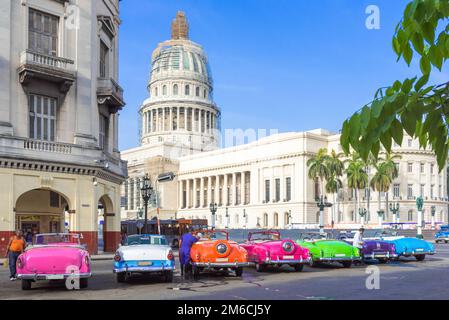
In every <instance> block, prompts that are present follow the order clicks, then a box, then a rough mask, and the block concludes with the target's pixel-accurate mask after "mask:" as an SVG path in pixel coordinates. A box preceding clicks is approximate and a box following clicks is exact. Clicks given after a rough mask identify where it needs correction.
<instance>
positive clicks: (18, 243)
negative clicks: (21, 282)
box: [6, 230, 26, 281]
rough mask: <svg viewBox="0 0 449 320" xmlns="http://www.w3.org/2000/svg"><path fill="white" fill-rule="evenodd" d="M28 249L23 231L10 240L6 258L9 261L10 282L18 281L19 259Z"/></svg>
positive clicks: (18, 231)
mask: <svg viewBox="0 0 449 320" xmlns="http://www.w3.org/2000/svg"><path fill="white" fill-rule="evenodd" d="M25 247H26V242H25V239H24V237H23V234H22V231H20V230H17V231H16V234H15V235H13V236H12V237H11V239H9V243H8V247H7V249H6V257H7V258H8V261H9V272H10V278H9V280H11V281H14V280H16V279H17V278H16V263H17V258H18V257H19V256H20V255H21V254H22V253H23V251H24V250H25Z"/></svg>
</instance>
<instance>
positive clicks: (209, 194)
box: [206, 176, 215, 206]
mask: <svg viewBox="0 0 449 320" xmlns="http://www.w3.org/2000/svg"><path fill="white" fill-rule="evenodd" d="M214 200H215V199H214ZM210 203H212V177H211V176H209V177H207V202H206V206H207V205H208V204H210Z"/></svg>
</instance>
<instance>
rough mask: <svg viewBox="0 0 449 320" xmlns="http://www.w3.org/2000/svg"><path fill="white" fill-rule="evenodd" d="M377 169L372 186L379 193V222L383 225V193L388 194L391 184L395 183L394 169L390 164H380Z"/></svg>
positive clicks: (376, 166)
mask: <svg viewBox="0 0 449 320" xmlns="http://www.w3.org/2000/svg"><path fill="white" fill-rule="evenodd" d="M374 167H375V168H376V174H375V175H374V176H373V178H372V179H371V182H370V185H371V188H372V189H373V190H374V191H377V192H379V198H378V199H377V201H378V205H379V221H380V223H381V221H382V219H381V216H380V207H381V193H382V192H385V193H387V192H388V190H390V186H391V183H392V182H393V175H392V169H391V165H390V163H389V162H386V161H384V162H380V163H379V164H376V165H374Z"/></svg>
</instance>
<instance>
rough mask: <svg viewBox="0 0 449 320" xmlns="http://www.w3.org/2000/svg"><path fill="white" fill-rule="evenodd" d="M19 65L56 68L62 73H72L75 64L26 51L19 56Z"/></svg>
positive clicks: (70, 61)
mask: <svg viewBox="0 0 449 320" xmlns="http://www.w3.org/2000/svg"><path fill="white" fill-rule="evenodd" d="M20 62H21V64H35V65H41V66H46V67H51V68H58V69H62V70H64V71H68V72H72V71H74V66H75V62H74V61H73V60H70V59H66V58H61V57H54V56H51V55H46V54H42V53H37V52H34V51H30V50H26V51H24V52H22V54H21V56H20Z"/></svg>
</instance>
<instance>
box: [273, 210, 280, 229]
mask: <svg viewBox="0 0 449 320" xmlns="http://www.w3.org/2000/svg"><path fill="white" fill-rule="evenodd" d="M273 224H274V227H275V228H277V227H279V215H278V214H277V212H275V213H274V217H273Z"/></svg>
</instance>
